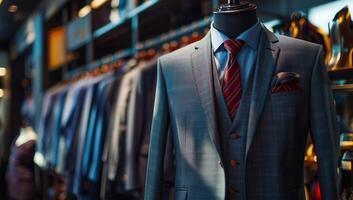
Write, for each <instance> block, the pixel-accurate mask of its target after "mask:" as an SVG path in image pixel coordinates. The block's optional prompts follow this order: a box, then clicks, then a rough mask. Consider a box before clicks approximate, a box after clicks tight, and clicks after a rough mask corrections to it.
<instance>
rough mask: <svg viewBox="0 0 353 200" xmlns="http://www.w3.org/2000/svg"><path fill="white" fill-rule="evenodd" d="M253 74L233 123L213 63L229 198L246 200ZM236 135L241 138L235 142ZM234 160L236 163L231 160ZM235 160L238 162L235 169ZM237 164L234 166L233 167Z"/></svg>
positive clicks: (218, 122) (243, 89) (243, 92)
mask: <svg viewBox="0 0 353 200" xmlns="http://www.w3.org/2000/svg"><path fill="white" fill-rule="evenodd" d="M251 74H252V73H250V76H249V78H248V80H247V84H246V87H245V88H244V87H242V94H243V96H242V99H241V102H240V105H239V107H238V110H237V114H236V117H235V119H234V120H233V121H231V119H230V117H229V114H228V109H227V106H226V103H225V100H224V97H223V92H222V88H221V84H220V80H219V78H218V73H217V70H216V65H215V63H213V84H214V91H215V97H216V112H217V124H218V130H219V134H220V138H221V147H222V157H223V161H224V163H222V165H223V167H224V169H225V173H226V187H227V191H226V199H237V200H239V199H241V200H245V192H246V191H245V189H246V188H245V169H244V166H245V165H244V164H245V163H244V162H245V148H246V133H247V126H248V119H249V109H250V99H251V88H252V87H251V84H252V80H253V78H252V75H251ZM234 133H235V134H237V135H239V136H240V137H239V138H237V139H234V137H233V139H232V134H233V136H234ZM231 160H233V161H231ZM234 160H235V161H236V162H237V163H236V165H235V166H234ZM232 163H233V166H232Z"/></svg>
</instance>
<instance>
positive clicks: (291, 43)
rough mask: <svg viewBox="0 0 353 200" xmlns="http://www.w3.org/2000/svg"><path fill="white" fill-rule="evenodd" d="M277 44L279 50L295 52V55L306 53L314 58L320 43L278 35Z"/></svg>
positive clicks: (320, 46)
mask: <svg viewBox="0 0 353 200" xmlns="http://www.w3.org/2000/svg"><path fill="white" fill-rule="evenodd" d="M278 45H279V47H280V48H281V51H284V52H290V53H295V54H296V55H306V56H310V57H312V58H313V59H315V58H316V56H317V54H318V52H319V50H320V49H321V48H322V45H319V44H315V43H312V42H308V41H305V40H301V39H297V38H292V37H288V36H283V35H280V36H278Z"/></svg>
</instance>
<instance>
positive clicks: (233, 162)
mask: <svg viewBox="0 0 353 200" xmlns="http://www.w3.org/2000/svg"><path fill="white" fill-rule="evenodd" d="M237 164H238V161H236V160H230V161H229V165H230V166H231V167H236V166H237Z"/></svg>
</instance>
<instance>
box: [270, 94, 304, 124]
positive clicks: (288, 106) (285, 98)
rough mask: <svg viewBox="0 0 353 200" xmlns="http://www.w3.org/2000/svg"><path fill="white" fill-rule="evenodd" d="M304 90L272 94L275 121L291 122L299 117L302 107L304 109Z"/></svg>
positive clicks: (272, 109) (271, 104) (271, 111)
mask: <svg viewBox="0 0 353 200" xmlns="http://www.w3.org/2000/svg"><path fill="white" fill-rule="evenodd" d="M303 99H304V97H303V94H302V91H290V92H281V93H274V94H270V113H271V114H272V117H271V119H273V120H274V122H275V123H282V122H289V121H292V120H295V119H296V118H297V117H298V113H299V111H300V109H303V107H304V104H303Z"/></svg>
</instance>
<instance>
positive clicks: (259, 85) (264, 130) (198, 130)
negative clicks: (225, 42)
mask: <svg viewBox="0 0 353 200" xmlns="http://www.w3.org/2000/svg"><path fill="white" fill-rule="evenodd" d="M212 68H213V66H212V50H211V41H210V33H209V34H207V35H206V37H205V38H203V39H202V40H201V41H199V42H196V43H193V44H191V45H189V46H187V47H184V48H182V49H179V50H177V51H175V52H173V53H171V54H168V55H165V56H162V57H161V58H160V59H159V61H158V69H157V73H158V75H157V86H156V88H157V89H156V99H155V108H154V115H153V123H152V131H151V141H150V148H149V157H148V166H147V180H146V186H145V200H158V199H162V197H161V195H162V194H163V191H162V190H163V189H162V186H163V184H164V183H163V181H164V178H165V177H163V159H164V156H165V155H164V154H165V149H166V143H167V129H168V125H170V126H171V131H172V137H173V144H174V154H175V155H174V156H175V165H176V166H175V179H174V187H175V195H174V198H175V199H177V200H181V199H183V200H184V199H191V200H198V199H200V200H201V199H202V200H207V199H210V200H211V199H212V200H214V199H219V200H221V199H225V196H226V184H225V179H226V177H225V176H226V175H225V171H224V168H223V167H222V165H220V164H219V163H228V161H224V160H222V156H221V155H222V149H221V146H220V143H221V136H220V134H219V130H218V128H217V127H218V125H217V118H216V116H217V115H216V108H215V93H214V89H213V87H212V86H213V80H212ZM252 77H253V81H252V84H251V88H250V89H249V91H250V92H249V93H248V94H247V95H249V101H250V102H249V112H248V117H247V119H245V120H247V129H246V130H247V131H246V133H244V136H243V137H246V145H245V151H244V152H245V155H244V160H243V164H244V165H245V166H244V167H243V172H242V173H243V174H244V176H245V180H244V184H245V187H244V188H245V190H246V191H245V194H246V195H245V197H244V200H245V199H247V200H267V199H268V200H276V199H281V200H282V199H283V200H288V199H293V200H297V199H298V200H304V199H305V197H304V188H303V180H304V177H303V162H304V150H305V145H306V138H307V134H308V131H309V130H310V133H311V136H312V138H313V140H314V145H315V148H316V152H317V156H318V167H319V168H318V175H319V180H320V186H321V194H322V198H323V199H324V200H334V199H338V189H337V188H338V187H337V171H336V169H337V157H338V134H337V125H336V118H335V108H334V102H333V97H332V94H331V91H330V84H329V80H328V76H327V72H326V68H325V66H324V60H323V50H322V47H321V46H319V45H316V44H313V43H309V42H305V41H302V40H298V39H293V38H289V37H286V36H279V37H277V36H275V35H274V34H273V33H272V32H270V31H268V30H267V29H266V28H265V27H264V26H263V27H262V31H261V38H260V42H259V48H258V55H257V60H256V64H255V68H254V71H253V74H252ZM288 83H295V84H296V87H289V90H283V88H287V87H288ZM281 88H282V89H281ZM241 117H242V116H240V118H241ZM168 156H172V155H166V157H168Z"/></svg>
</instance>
